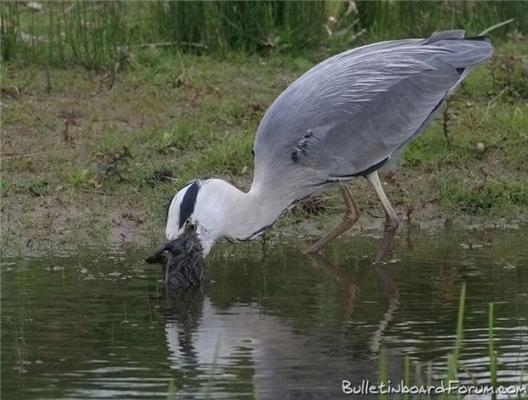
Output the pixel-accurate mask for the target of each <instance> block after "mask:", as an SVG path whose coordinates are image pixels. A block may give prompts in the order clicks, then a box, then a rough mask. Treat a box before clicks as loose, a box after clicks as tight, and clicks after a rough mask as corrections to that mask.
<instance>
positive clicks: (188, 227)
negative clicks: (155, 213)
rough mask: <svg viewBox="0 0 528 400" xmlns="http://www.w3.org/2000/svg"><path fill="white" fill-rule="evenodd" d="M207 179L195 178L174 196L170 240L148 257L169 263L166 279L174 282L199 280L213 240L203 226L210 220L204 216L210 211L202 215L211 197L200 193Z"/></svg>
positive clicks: (169, 214)
mask: <svg viewBox="0 0 528 400" xmlns="http://www.w3.org/2000/svg"><path fill="white" fill-rule="evenodd" d="M205 182H206V181H199V180H196V181H192V182H190V183H188V184H187V185H186V186H185V187H183V188H182V189H181V190H180V191H179V192H178V193H176V195H175V196H174V197H173V198H172V201H171V203H170V205H169V208H168V211H167V226H166V236H167V240H168V241H167V243H165V244H163V245H161V246H160V247H159V248H158V249H157V250H156V251H155V252H154V253H153V254H152V255H151V256H150V257H148V258H147V259H146V260H145V261H147V262H148V263H151V264H152V263H158V262H159V263H162V264H164V263H166V267H165V268H166V269H165V279H166V281H167V284H170V285H171V286H176V287H183V286H192V285H198V284H200V282H201V279H202V275H203V266H204V258H205V256H206V255H207V254H208V252H209V250H210V248H211V246H212V244H213V243H214V239H213V238H212V235H211V234H210V232H209V230H208V229H207V228H206V227H205V226H204V225H207V222H208V221H204V218H205V219H206V220H208V218H207V213H205V214H206V216H205V217H204V216H203V214H204V212H203V209H207V208H208V207H207V204H208V203H210V201H208V200H203V199H201V197H200V196H199V194H200V188H201V187H202V184H204V183H205ZM200 201H201V202H202V203H204V204H202V203H200ZM205 203H207V204H205ZM200 210H202V212H200Z"/></svg>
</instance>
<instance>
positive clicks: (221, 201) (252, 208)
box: [202, 179, 294, 240]
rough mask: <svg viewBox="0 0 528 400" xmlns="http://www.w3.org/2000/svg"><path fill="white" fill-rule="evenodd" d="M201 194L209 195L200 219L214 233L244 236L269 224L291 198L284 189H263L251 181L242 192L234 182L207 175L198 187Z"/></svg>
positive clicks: (253, 233) (215, 234) (255, 233)
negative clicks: (206, 222)
mask: <svg viewBox="0 0 528 400" xmlns="http://www.w3.org/2000/svg"><path fill="white" fill-rule="evenodd" d="M202 190H203V196H204V197H210V198H209V199H207V201H205V202H204V203H203V204H208V207H207V209H206V210H203V211H204V213H207V214H208V217H207V218H204V220H208V221H214V222H211V227H210V229H211V230H212V231H214V232H211V233H212V234H213V235H214V236H215V237H218V238H220V237H225V238H228V239H232V240H246V239H250V238H251V237H253V236H255V235H257V234H259V233H262V232H263V231H264V230H265V229H267V228H269V227H270V226H271V225H272V224H273V223H274V222H275V221H276V220H277V218H279V217H280V215H281V214H282V213H283V212H284V210H286V209H287V208H288V206H290V204H291V203H292V202H293V201H294V199H292V198H290V196H289V195H288V193H285V192H282V193H281V192H278V191H270V190H265V188H262V187H259V186H255V185H253V186H252V187H251V189H250V190H249V192H247V193H245V192H243V191H241V190H239V189H237V188H236V187H235V186H233V185H231V184H229V183H227V182H225V181H222V180H219V179H211V180H209V181H208V183H207V185H205V187H204V188H203V189H202Z"/></svg>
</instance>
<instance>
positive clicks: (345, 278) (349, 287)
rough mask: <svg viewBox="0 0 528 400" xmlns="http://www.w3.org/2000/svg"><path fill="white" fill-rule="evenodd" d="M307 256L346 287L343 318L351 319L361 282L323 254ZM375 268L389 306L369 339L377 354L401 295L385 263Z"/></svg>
mask: <svg viewBox="0 0 528 400" xmlns="http://www.w3.org/2000/svg"><path fill="white" fill-rule="evenodd" d="M307 256H308V257H309V258H310V259H311V260H312V261H313V262H314V265H315V266H316V267H317V268H319V269H321V270H322V271H324V272H325V273H326V274H328V275H330V276H331V277H332V278H334V279H335V280H336V281H337V282H339V284H341V285H342V286H343V288H344V289H345V291H346V301H345V303H344V306H345V309H344V312H343V320H345V321H346V320H349V319H350V317H351V316H352V313H353V311H354V306H355V304H356V303H357V301H358V299H359V294H360V286H359V284H358V283H357V282H356V281H355V280H354V279H353V278H352V277H351V276H350V275H349V274H348V273H347V271H346V270H345V269H343V268H340V267H338V266H336V265H334V264H332V263H330V262H329V261H328V260H326V259H325V258H323V256H322V255H321V254H309V255H307ZM374 268H375V272H376V275H377V277H378V279H379V281H380V283H381V287H382V288H383V292H384V294H385V297H386V300H387V306H386V308H385V312H384V313H383V317H382V318H381V320H380V321H379V323H378V327H377V329H376V331H375V332H374V334H373V335H372V338H371V339H370V341H369V348H370V350H371V351H372V352H373V353H375V354H377V353H378V352H379V350H380V347H381V343H382V341H383V336H384V334H385V331H386V330H387V327H388V326H389V324H390V322H391V321H392V319H393V317H394V314H395V313H396V311H397V309H398V305H399V302H400V297H399V293H398V288H397V286H396V285H395V283H394V280H393V279H392V275H391V273H390V271H389V269H388V268H387V267H386V266H384V265H375V266H374Z"/></svg>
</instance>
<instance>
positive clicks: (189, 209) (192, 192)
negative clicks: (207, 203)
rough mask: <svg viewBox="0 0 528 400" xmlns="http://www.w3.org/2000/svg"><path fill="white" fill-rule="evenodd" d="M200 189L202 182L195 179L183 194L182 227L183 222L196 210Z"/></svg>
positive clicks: (180, 223)
mask: <svg viewBox="0 0 528 400" xmlns="http://www.w3.org/2000/svg"><path fill="white" fill-rule="evenodd" d="M199 190H200V182H199V181H194V182H193V183H191V185H190V186H189V189H187V191H186V192H185V194H184V195H183V199H182V202H181V204H180V221H179V226H180V229H181V228H182V227H183V224H185V221H187V220H188V219H189V218H190V216H191V215H192V213H193V212H194V205H195V204H196V197H197V196H198V191H199Z"/></svg>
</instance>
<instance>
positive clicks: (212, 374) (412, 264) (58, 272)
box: [1, 229, 528, 399]
mask: <svg viewBox="0 0 528 400" xmlns="http://www.w3.org/2000/svg"><path fill="white" fill-rule="evenodd" d="M527 237H528V231H527V230H526V229H524V230H523V229H521V230H515V231H502V232H500V231H480V232H469V231H464V232H456V231H455V232H443V233H441V234H437V235H424V234H422V233H420V232H415V233H413V232H411V233H409V234H406V233H402V234H401V236H400V237H399V238H398V239H397V241H396V243H395V247H394V251H393V253H392V254H391V257H390V258H389V259H388V261H387V262H386V263H385V264H382V265H373V263H372V258H373V255H374V254H375V252H376V246H377V245H378V244H379V241H380V240H379V238H376V237H371V236H361V237H349V238H345V239H342V240H340V241H337V242H336V243H335V244H334V245H333V246H331V247H330V248H329V249H328V250H327V251H326V253H325V255H324V256H325V259H319V260H313V259H310V258H307V257H304V256H303V255H301V254H300V252H299V250H298V249H297V248H296V247H295V246H293V245H284V244H283V245H277V244H274V245H271V246H270V245H266V246H262V245H261V244H259V243H256V244H251V245H245V244H242V245H238V246H233V245H224V246H222V247H220V248H219V249H216V251H215V252H214V254H213V255H212V257H211V259H209V260H208V265H207V280H208V282H207V283H206V285H204V287H203V288H201V289H198V290H190V291H187V292H185V293H166V292H165V290H164V287H163V284H162V283H161V281H160V279H161V273H160V270H159V269H158V268H154V267H153V266H150V265H146V264H144V263H143V261H142V259H143V258H144V256H145V255H147V254H148V253H149V252H150V250H151V249H150V248H149V249H133V248H121V249H113V250H112V249H106V250H105V249H85V250H83V251H82V252H81V253H76V254H69V255H68V254H66V255H62V256H60V257H58V256H53V255H50V256H48V257H40V258H4V260H3V263H2V337H1V338H2V344H1V346H2V347H1V351H2V378H1V379H2V382H1V383H2V389H1V390H2V398H3V399H91V398H98V399H99V398H123V399H131V398H140V399H147V398H148V399H151V398H163V399H166V398H178V399H180V398H183V399H185V398H189V399H191V398H193V399H194V398H210V399H218V398H223V399H246V398H247V399H251V398H259V399H311V398H318V399H319V398H338V397H340V393H341V381H342V380H343V379H347V380H350V381H352V382H353V383H358V384H359V383H360V382H361V380H362V379H370V380H371V381H374V382H375V381H377V374H378V359H379V356H380V354H383V355H384V358H385V360H386V361H385V366H386V373H387V375H388V376H389V377H390V378H391V379H392V380H393V381H397V380H399V379H400V378H401V377H402V374H403V366H402V365H403V359H404V357H405V356H409V357H410V359H411V362H412V368H411V370H412V373H411V376H412V377H413V379H415V380H416V382H418V381H417V380H418V379H422V380H423V381H425V382H427V380H428V379H429V380H432V381H434V380H435V379H438V378H439V377H440V376H441V375H442V374H443V373H444V371H445V370H446V355H447V353H448V352H449V351H451V350H452V347H453V343H454V339H455V330H456V320H457V309H458V302H459V296H460V289H461V286H462V284H463V282H465V283H466V290H467V295H466V307H465V314H464V327H465V335H464V342H463V349H462V354H461V359H462V363H463V364H464V365H465V367H466V368H467V369H468V370H469V372H470V375H468V374H466V375H462V376H461V378H462V379H463V380H464V381H467V382H471V381H472V380H474V381H476V382H478V383H487V382H489V376H490V374H489V372H488V364H489V362H488V357H487V356H488V329H487V326H488V303H490V302H493V303H494V304H495V322H494V326H495V330H494V335H495V347H496V350H497V351H498V354H499V361H498V364H499V365H498V369H499V373H498V377H499V382H500V383H504V384H526V382H528V246H527V244H528V241H527V240H526V239H527ZM415 376H416V378H414V377H415Z"/></svg>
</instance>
